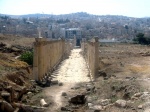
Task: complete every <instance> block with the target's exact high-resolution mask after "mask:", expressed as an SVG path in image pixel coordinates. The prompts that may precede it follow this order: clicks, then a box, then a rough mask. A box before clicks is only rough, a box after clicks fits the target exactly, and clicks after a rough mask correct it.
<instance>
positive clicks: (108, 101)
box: [100, 99, 111, 106]
mask: <svg viewBox="0 0 150 112" xmlns="http://www.w3.org/2000/svg"><path fill="white" fill-rule="evenodd" d="M110 101H111V100H110V99H102V100H100V104H101V105H102V106H106V105H108V104H110Z"/></svg>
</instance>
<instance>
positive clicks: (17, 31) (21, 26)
mask: <svg viewBox="0 0 150 112" xmlns="http://www.w3.org/2000/svg"><path fill="white" fill-rule="evenodd" d="M70 28H76V29H78V30H80V31H81V32H82V34H81V35H82V37H83V38H91V37H93V36H98V37H99V38H101V39H117V40H123V41H127V40H132V39H133V38H135V37H136V35H137V34H138V33H144V34H145V35H146V36H149V35H150V32H149V29H150V18H133V17H125V16H118V15H116V16H115V15H114V16H111V15H105V16H98V15H91V14H88V13H85V12H79V13H72V14H64V15H48V14H31V15H22V16H11V15H2V14H1V15H0V33H2V34H14V35H18V36H19V35H22V36H28V37H38V36H39V33H40V35H41V36H42V37H46V38H68V37H67V34H66V32H67V31H68V30H70Z"/></svg>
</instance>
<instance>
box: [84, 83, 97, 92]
mask: <svg viewBox="0 0 150 112" xmlns="http://www.w3.org/2000/svg"><path fill="white" fill-rule="evenodd" d="M86 90H87V91H93V92H94V90H95V86H94V85H92V84H87V85H86Z"/></svg>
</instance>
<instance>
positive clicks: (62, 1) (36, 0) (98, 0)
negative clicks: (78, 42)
mask: <svg viewBox="0 0 150 112" xmlns="http://www.w3.org/2000/svg"><path fill="white" fill-rule="evenodd" d="M149 11H150V0H0V13H1V14H11V15H24V14H35V13H41V14H55V15H58V14H69V13H75V12H87V13H90V14H95V15H123V16H128V17H150V12H149Z"/></svg>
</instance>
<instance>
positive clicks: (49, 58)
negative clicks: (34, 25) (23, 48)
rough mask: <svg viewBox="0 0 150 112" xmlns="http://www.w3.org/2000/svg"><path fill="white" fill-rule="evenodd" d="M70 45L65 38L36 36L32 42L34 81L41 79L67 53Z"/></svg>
mask: <svg viewBox="0 0 150 112" xmlns="http://www.w3.org/2000/svg"><path fill="white" fill-rule="evenodd" d="M70 51H71V47H70V44H69V42H65V40H47V39H46V38H36V39H35V42H34V57H33V75H34V78H35V80H36V81H42V79H43V78H44V77H45V75H46V73H48V72H51V71H53V69H54V68H55V67H56V66H57V65H58V64H59V62H60V61H62V59H63V58H65V57H66V56H67V55H69V53H70Z"/></svg>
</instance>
